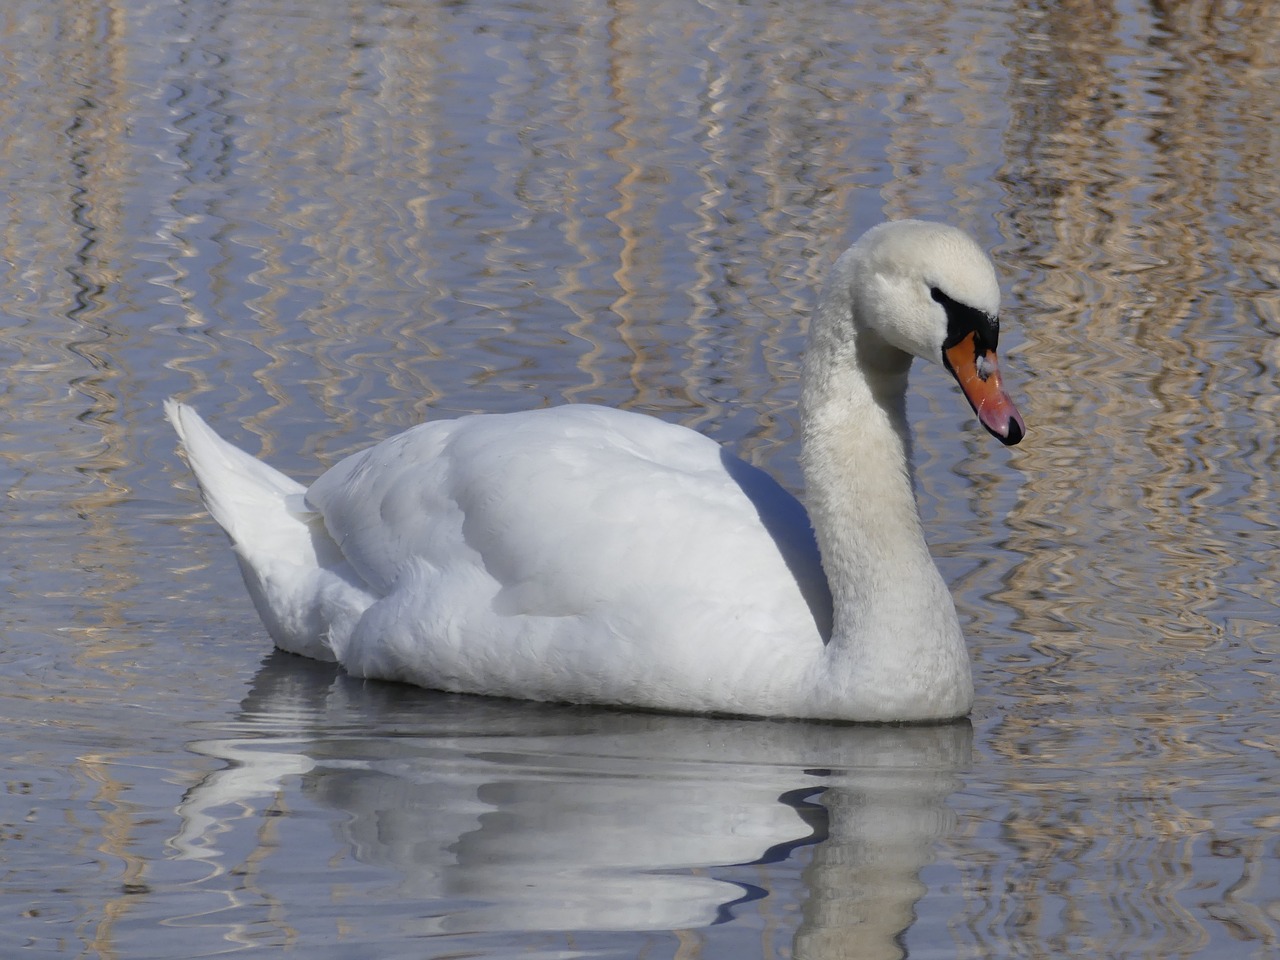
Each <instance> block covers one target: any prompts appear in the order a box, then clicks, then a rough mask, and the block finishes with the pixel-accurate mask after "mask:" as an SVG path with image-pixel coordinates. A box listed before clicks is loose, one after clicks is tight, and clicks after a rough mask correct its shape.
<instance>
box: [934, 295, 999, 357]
mask: <svg viewBox="0 0 1280 960" xmlns="http://www.w3.org/2000/svg"><path fill="white" fill-rule="evenodd" d="M929 296H931V297H933V299H934V300H936V301H937V302H938V303H940V304H942V309H943V310H945V311H946V314H947V339H946V340H945V341H943V344H942V345H943V348H944V349H946V348H949V347H953V346H955V345H956V344H957V343H959V342H960V341H961V340H963V339H964V338H965V337H967V336H968V335H969V334H971V333H976V334H977V335H978V341H979V343H981V344H982V346H983V347H984V348H985V349H986V350H994V349H995V348H996V346H997V345H998V343H999V340H1000V318H999V317H995V316H992V315H991V314H989V313H986V312H985V311H982V310H979V309H977V308H976V307H971V306H969V305H968V304H964V303H961V302H960V301H959V300H956V299H954V298H952V297H949V296H947V295H946V294H945V293H943V292H942V290H940V289H939V288H938V287H930V288H929Z"/></svg>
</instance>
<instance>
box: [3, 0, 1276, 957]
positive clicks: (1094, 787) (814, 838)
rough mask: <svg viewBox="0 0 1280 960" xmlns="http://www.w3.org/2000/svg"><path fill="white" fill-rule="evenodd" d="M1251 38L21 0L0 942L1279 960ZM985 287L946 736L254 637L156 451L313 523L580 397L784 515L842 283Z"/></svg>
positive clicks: (822, 17)
mask: <svg viewBox="0 0 1280 960" xmlns="http://www.w3.org/2000/svg"><path fill="white" fill-rule="evenodd" d="M1278 10H1280V8H1277V7H1276V6H1275V5H1272V4H1269V3H1259V2H1234V3H1231V2H1226V3H1217V2H1214V3H1210V2H1189V3H1183V4H1157V3H1150V4H1147V3H1140V2H1137V0H1110V2H1108V0H1098V2H1081V3H1061V4H1055V3H1036V2H1030V0H985V2H975V3H964V2H957V3H937V2H934V0H928V2H926V0H879V2H868V3H858V4H850V3H844V2H839V0H789V2H786V3H782V2H780V0H733V2H728V0H702V2H691V0H652V2H650V0H646V2H643V3H640V2H629V0H609V2H606V0H581V2H575V3H570V2H567V0H526V2H518V0H496V2H488V3H468V2H465V0H458V2H448V3H446V2H440V0H383V2H375V0H343V2H336V0H245V2H236V3H232V2H217V0H210V2H204V0H187V2H182V0H114V2H113V0H77V2H71V0H14V2H11V3H9V4H7V5H6V6H5V9H4V10H3V11H2V12H0V82H2V83H3V86H4V96H3V97H0V130H2V131H3V135H2V136H0V151H2V156H0V160H2V162H0V202H2V203H3V214H4V216H3V222H2V224H0V269H2V270H3V285H2V286H0V293H2V295H3V302H2V308H0V345H2V347H3V354H4V357H5V365H4V366H5V373H4V375H3V377H2V378H0V483H2V485H3V490H4V491H5V497H4V498H3V500H2V501H0V511H2V513H0V524H2V529H3V531H4V538H5V549H4V552H3V560H2V561H0V586H2V587H3V590H4V596H5V603H4V604H3V607H2V609H0V626H2V628H3V644H2V647H0V709H2V710H3V717H4V721H5V722H4V727H3V732H0V738H2V740H3V744H4V748H5V749H4V751H3V754H2V756H3V759H0V764H3V791H2V792H0V797H2V798H3V805H2V806H0V937H2V938H3V941H4V942H5V943H7V944H9V945H10V949H16V948H19V947H20V948H21V949H22V955H23V956H31V957H39V956H59V957H63V956H66V957H86V958H88V957H93V958H103V960H114V958H121V960H124V958H191V957H209V956H231V955H244V956H249V957H269V956H277V955H280V956H283V955H286V954H292V955H298V956H305V957H309V958H313V957H314V958H326V960H327V958H368V957H379V958H401V957H403V958H454V957H486V958H490V957H491V958H508V957H509V958H517V957H518V958H537V960H547V958H578V957H605V958H637V960H640V958H643V960H652V958H671V960H694V958H697V960H742V958H748V960H749V958H775V957H777V958H785V957H794V958H801V960H845V958H859V960H862V958H872V960H876V958H898V957H904V956H910V957H913V958H987V957H1062V956H1080V957H1107V958H1152V960H1154V958H1160V960H1165V958H1171V957H1173V958H1197V960H1207V958H1231V960H1237V958H1266V957H1274V956H1276V955H1277V951H1280V682H1278V673H1280V671H1278V670H1277V663H1276V658H1277V655H1278V654H1280V603H1278V601H1280V594H1278V590H1277V584H1280V550H1277V546H1280V534H1278V532H1277V527H1278V522H1280V503H1278V493H1280V489H1278V488H1280V445H1278V442H1277V437H1278V436H1280V431H1278V430H1277V417H1278V415H1280V228H1278V227H1277V224H1280V175H1278V174H1277V170H1278V169H1280V127H1278V126H1277V124H1276V120H1275V118H1276V117H1277V115H1280V53H1278V52H1277V51H1280V12H1278ZM902 216H924V217H931V218H937V219H945V220H948V221H951V222H953V223H956V224H957V225H960V226H962V227H964V228H966V229H968V230H969V231H971V232H972V233H973V234H974V235H975V236H976V237H977V238H978V239H979V240H980V242H981V243H982V244H983V245H984V246H986V247H988V248H989V249H991V250H992V252H993V256H994V258H995V259H996V261H997V264H998V267H999V270H1000V272H1001V276H1002V280H1003V283H1004V286H1005V290H1006V304H1005V311H1004V320H1005V330H1006V331H1007V332H1006V334H1005V341H1006V342H1005V351H1004V352H1005V356H1004V360H1003V364H1002V365H1003V367H1004V370H1005V375H1006V380H1007V382H1008V384H1009V386H1010V387H1011V389H1012V390H1013V392H1014V394H1015V396H1016V397H1017V398H1018V401H1019V404H1020V406H1021V408H1022V411H1023V413H1024V415H1025V417H1026V420H1027V423H1028V425H1029V428H1030V434H1029V436H1028V438H1027V440H1026V441H1025V442H1024V443H1023V444H1022V445H1021V446H1019V447H1017V448H1012V449H1009V450H1006V449H1004V448H1002V447H1000V446H999V444H997V443H995V442H994V441H993V440H992V439H991V438H989V437H987V436H985V435H982V434H981V432H980V431H979V430H978V429H977V428H976V425H975V423H974V421H973V418H972V416H971V415H970V413H969V412H968V410H967V408H966V406H965V404H964V402H963V400H962V398H960V396H959V394H958V392H957V390H956V389H955V387H954V385H953V384H952V383H950V382H949V380H948V378H947V377H945V376H944V375H943V374H942V373H941V372H940V371H938V370H933V369H920V370H918V371H917V372H916V373H915V375H914V377H913V382H914V387H915V391H914V393H913V396H912V400H911V411H912V414H913V416H914V418H915V422H916V426H917V444H916V460H917V464H918V470H919V479H918V489H919V496H920V500H921V508H922V512H923V515H924V518H925V522H926V526H927V532H928V536H929V539H930V542H931V545H932V546H933V549H934V551H935V554H936V556H937V557H938V560H939V563H940V565H941V566H942V569H943V571H944V574H945V575H946V577H947V579H948V581H949V583H950V584H951V585H952V588H953V591H954V593H955V596H956V600H957V604H958V607H959V610H960V614H961V618H962V620H963V622H964V624H965V627H966V632H967V635H968V637H969V642H970V647H971V651H972V657H973V661H974V673H975V680H976V685H977V695H978V700H977V705H976V707H975V709H974V713H973V716H972V719H971V721H970V722H966V723H962V724H956V725H950V726H942V727H933V728H921V729H910V728H904V729H894V728H870V729H859V728H856V727H840V726H824V725H814V724H802V723H774V722H751V721H732V720H713V719H701V718H691V717H663V716H656V715H647V714H631V713H627V712H623V711H599V710H588V709H577V708H566V707H558V706H547V705H536V704H527V703H516V702H505V701H497V700H485V699H481V698H468V697H458V696H447V695H442V694H438V693H432V692H429V691H422V690H416V689H413V688H408V687H401V686H396V685H388V684H379V683H364V682H358V681H353V680H351V679H350V678H347V677H345V676H343V675H342V674H340V673H339V672H338V671H336V670H334V669H333V668H331V667H328V666H325V665H320V664H315V663H310V662H308V661H305V660H301V659H299V658H296V657H292V656H288V655H284V654H278V653H272V652H271V651H270V648H269V643H268V641H267V639H266V636H265V634H264V631H263V629H262V628H261V626H260V624H259V623H258V621H257V618H256V617H255V615H254V612H253V610H252V608H251V606H250V604H249V602H248V600H247V598H246V595H245V593H244V590H243V587H242V585H241V583H240V580H239V576H238V573H237V570H236V568H235V565H234V563H233V561H232V558H231V555H230V553H229V551H228V550H227V548H226V544H225V542H224V540H223V537H222V535H221V533H220V532H219V531H218V530H217V529H216V528H215V527H214V526H213V525H212V523H211V522H209V521H208V520H207V518H206V517H205V515H204V513H203V511H202V509H201V507H200V505H199V502H198V499H197V497H196V495H195V493H194V490H193V486H192V482H191V479H190V477H189V475H188V472H187V470H186V468H185V466H184V465H183V463H182V462H181V461H180V460H179V459H178V457H177V456H176V454H175V452H174V447H175V443H174V438H173V436H172V434H171V432H170V430H169V429H168V427H167V425H166V424H165V423H164V422H163V420H162V418H161V415H160V402H161V400H162V399H163V398H164V397H166V396H169V395H176V396H178V397H180V398H182V399H184V400H187V401H190V402H192V403H194V404H196V405H197V406H198V408H199V409H200V410H201V411H202V412H203V413H204V414H205V415H206V416H207V417H208V418H209V419H210V421H211V422H213V423H214V424H215V425H216V426H217V427H219V428H220V429H221V430H223V432H225V433H226V434H227V435H228V436H229V437H231V438H232V439H234V440H236V441H237V442H239V443H241V444H243V445H244V446H246V447H247V448H249V449H250V450H252V451H254V452H259V451H261V452H262V453H264V454H265V455H266V456H267V457H268V458H269V459H270V460H271V461H272V462H273V463H275V464H276V465H277V466H279V467H281V468H282V469H284V470H286V471H288V472H290V473H292V474H293V475H295V476H297V477H299V478H300V479H309V478H312V477H314V476H315V475H317V474H318V472H319V471H320V470H321V469H322V467H323V466H324V465H327V464H330V463H333V462H334V461H335V460H336V459H338V458H339V457H341V456H342V455H344V454H346V453H348V452H350V451H352V450H355V449H357V448H358V447H360V446H362V445H364V444H365V443H367V442H368V441H369V440H371V439H375V438H379V437H384V436H387V435H389V434H392V433H394V432H396V431H398V430H400V429H403V428H404V427H406V426H408V425H410V424H412V423H414V422H416V421H418V420H420V419H422V418H425V417H428V416H432V417H438V416H452V415H456V414H459V413H464V412H471V411H505V410H514V409H522V408H526V407H531V406H540V405H545V404H550V403H562V402H599V403H607V404H611V405H616V406H621V407H626V408H628V409H633V410H640V411H644V412H646V413H650V414H653V415H655V416H658V417H662V418H665V419H669V420H674V421H678V422H681V423H685V424H688V425H690V426H693V427H696V428H698V429H700V430H702V431H705V432H707V433H709V434H710V435H712V436H714V437H716V438H717V439H719V440H722V441H723V442H724V443H726V444H728V445H729V446H731V447H732V448H733V449H735V450H737V451H740V452H742V453H743V454H744V455H745V456H747V457H748V458H749V459H751V460H752V461H753V462H755V463H757V464H759V465H761V466H763V467H765V468H767V469H769V470H770V471H771V472H773V473H774V474H775V475H776V476H778V477H779V478H780V479H781V480H782V481H783V482H784V483H785V484H787V485H789V486H791V487H792V488H793V489H797V490H798V489H799V485H800V483H799V481H800V478H799V473H798V470H797V467H796V454H797V430H796V398H797V376H798V371H799V363H800V356H801V350H802V346H803V332H804V329H805V322H806V311H807V310H808V307H809V305H810V304H811V303H812V300H813V297H814V293H815V286H816V283H817V282H818V279H819V278H820V277H821V275H822V271H823V269H824V268H825V266H826V264H827V263H828V262H829V261H830V259H831V258H832V257H833V256H834V255H835V254H836V253H837V252H838V251H839V250H840V249H842V248H843V246H844V245H845V244H847V243H848V242H849V241H850V240H851V239H852V238H853V237H854V236H856V235H857V234H858V233H860V232H861V231H862V230H863V229H865V228H866V227H868V226H870V225H871V224H872V223H874V222H876V221H878V220H880V219H883V218H886V217H902Z"/></svg>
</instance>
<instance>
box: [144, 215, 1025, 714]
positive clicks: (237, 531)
mask: <svg viewBox="0 0 1280 960" xmlns="http://www.w3.org/2000/svg"><path fill="white" fill-rule="evenodd" d="M939 295H941V296H939ZM998 297H999V293H998V289H997V287H996V283H995V276H994V271H993V270H992V268H991V266H990V263H989V261H988V260H987V258H986V256H985V255H984V254H983V253H982V252H981V250H980V249H979V248H978V247H977V246H976V244H974V243H973V241H972V240H970V239H969V238H968V237H967V236H966V235H965V234H963V233H961V232H960V231H958V230H955V229H953V228H950V227H944V226H942V225H938V224H926V223H920V222H916V221H901V222H898V223H893V224H885V225H881V226H880V227H878V228H875V229H873V230H872V231H869V232H868V233H867V234H866V235H865V236H864V237H863V239H862V240H860V241H859V242H858V243H857V244H855V245H854V246H853V247H852V248H850V250H849V251H848V252H846V253H845V255H844V256H842V257H841V258H840V260H839V261H837V263H836V265H835V266H834V267H833V268H832V277H831V280H830V281H829V283H828V285H827V288H826V290H825V291H824V293H823V295H822V298H821V300H820V302H819V306H818V309H817V311H816V312H815V314H814V317H813V319H812V322H811V332H810V348H809V355H808V358H807V361H806V372H805V384H804V391H803V404H802V423H803V426H804V449H805V453H804V467H805V473H806V481H807V485H808V494H807V497H808V500H809V505H810V515H811V516H812V520H813V528H814V529H815V530H816V532H817V539H816V541H815V537H814V533H813V531H812V530H811V528H810V522H809V515H806V512H805V509H804V508H803V507H802V506H801V505H800V503H799V502H797V501H796V500H795V499H794V498H793V497H792V496H791V495H790V494H788V493H786V492H785V491H784V490H783V489H782V488H781V487H780V486H779V485H778V484H777V483H775V482H774V481H773V480H772V479H771V478H770V477H768V476H767V475H766V474H764V473H763V472H761V471H759V470H757V469H756V468H754V467H751V466H749V465H748V464H746V463H744V462H743V461H741V460H739V459H737V458H736V457H734V456H733V455H732V454H729V453H728V452H727V451H725V450H724V449H723V448H722V447H721V446H720V445H719V444H717V443H715V442H714V441H712V440H710V439H708V438H706V437H704V436H702V435H700V434H698V433H695V432H694V431H691V430H688V429H686V428H684V427H679V426H674V425H671V424H667V423H664V422H661V421H659V420H656V419H653V418H650V417H645V416H642V415H638V414H634V413H626V412H622V411H618V410H612V409H607V408H603V407H595V406H587V405H579V406H565V407H556V408H551V409H545V410H534V411H528V412H523V413H514V414H503V415H483V416H473V417H463V418H461V419H457V420H447V421H438V422H429V423H425V424H421V425H419V426H417V427H414V428H412V429H410V430H407V431H405V432H404V433H402V434H399V435H398V436H394V437H391V438H390V439H388V440H385V441H383V442H382V443H379V444H377V445H376V446H373V447H371V448H369V449H367V450H365V451H362V452H360V453H357V454H355V455H353V456H351V457H348V458H347V459H345V460H343V461H342V462H340V463H338V464H337V465H336V466H334V467H333V468H332V469H330V470H329V471H328V472H326V473H325V474H323V475H322V476H321V477H320V478H319V479H318V480H316V482H315V483H314V484H312V485H311V487H310V488H309V489H306V488H303V487H302V486H301V485H300V484H297V483H295V482H294V481H293V480H290V479H289V478H287V477H285V476H284V475H283V474H280V473H278V472H277V471H275V470H274V469H272V468H271V467H269V466H267V465H265V464H263V463H262V462H261V461H258V460H256V459H255V458H253V457H251V456H249V455H248V454H245V453H244V452H242V451H240V450H238V449H237V448H235V447H233V446H232V445H230V444H228V443H227V442H226V441H224V440H222V439H221V438H220V437H219V436H218V435H217V434H215V433H214V432H213V431H212V430H211V429H210V428H209V427H208V425H207V424H205V423H204V421H203V420H201V419H200V417H199V416H198V415H197V414H196V413H195V411H194V410H192V409H191V408H189V407H186V406H184V405H182V404H179V403H176V402H173V401H170V402H169V403H168V404H167V405H166V410H167V413H168V416H169V418H170V420H171V421H172V422H173V424H174V426H175V428H176V429H177V431H178V434H179V436H180V438H181V441H182V444H183V447H184V449H185V450H186V453H187V456H188V459H189V461H190V463H191V465H192V468H193V470H194V472H195V474H196V477H197V479H198V480H199V482H200V487H201V490H202V492H203V494H204V498H205V502H206V504H207V505H208V508H209V511H210V513H211V514H212V515H213V517H214V519H215V520H217V522H218V523H219V524H220V525H221V526H222V527H223V529H224V530H225V531H226V532H227V535H228V536H229V537H230V539H231V542H232V544H233V546H234V549H235V552H236V555H237V557H238V558H239V561H240V566H241V570H242V571H243V573H244V577H245V582H246V584H247V586H248V588H249V592H250V595H251V596H252V597H253V600H254V603H255V606H256V607H257V609H258V612H259V614H260V615H261V617H262V619H263V622H264V623H265V624H266V626H267V629H268V631H269V632H270V633H271V635H272V637H273V639H274V640H275V642H276V644H277V645H278V646H280V647H282V648H283V649H286V650H291V651H294V652H296V653H300V654H304V655H306V656H311V657H317V658H324V659H336V660H337V661H338V662H339V663H341V664H342V665H343V667H344V668H345V669H347V670H348V671H350V672H351V673H353V674H355V675H358V676H365V677H376V678H383V679H393V680H403V681H408V682H411V683H416V684H420V685H422V686H427V687H433V688H438V689H445V690H453V691H460V692H469V693H479V694H492V695H499V696H508V697H519V698H524V699H535V700H564V701H573V702H581V703H605V704H622V705H632V706H639V707H647V708H655V709H663V710H676V711H691V712H724V713H735V714H751V715H764V716H792V717H823V718H832V719H847V720H874V721H900V720H934V719H945V718H949V717H956V716H961V715H963V714H964V713H966V712H967V711H968V710H969V708H970V705H971V702H972V682H971V680H970V670H969V664H968V658H967V654H966V652H965V648H964V642H963V638H962V637H961V634H960V628H959V624H958V621H957V618H956V614H955V609H954V606H953V604H952V601H951V598H950V595H949V593H948V591H947V589H946V587H945V585H943V583H942V581H941V577H940V576H939V575H938V572H937V569H936V567H935V566H934V564H933V561H932V559H931V558H930V557H929V554H928V550H927V547H926V546H925V544H924V540H923V536H922V533H921V531H920V524H919V518H918V514H917V511H916V506H915V501H914V498H913V494H912V490H911V481H910V469H909V464H908V442H907V432H906V424H905V422H904V420H903V411H904V393H905V389H906V372H907V368H908V366H909V364H910V360H911V357H912V356H913V355H914V356H922V357H925V358H926V359H930V360H936V361H939V362H943V363H945V364H946V365H947V366H948V368H949V369H951V370H952V372H953V373H955V375H956V377H957V379H958V380H960V382H961V384H962V385H963V386H965V387H966V394H967V395H968V396H969V399H970V402H971V403H972V404H973V405H974V408H975V410H976V411H977V412H978V415H979V418H980V419H981V420H982V422H983V423H984V425H985V426H986V427H987V428H988V429H989V430H991V432H993V433H994V434H996V435H997V436H999V437H1000V438H1001V439H1002V440H1004V441H1005V442H1008V443H1015V442H1017V440H1018V439H1020V438H1021V436H1022V433H1023V427H1022V423H1021V420H1020V419H1019V418H1018V415H1017V411H1016V410H1015V409H1014V407H1013V405H1012V403H1011V401H1009V399H1008V397H1007V395H1006V394H1005V393H1004V391H1003V389H1002V388H1001V387H1000V383H999V374H998V372H996V370H995V366H994V361H995V355H994V348H995V343H994V329H995V327H994V317H995V315H996V309H997V307H998ZM983 318H985V320H986V321H987V323H986V325H985V326H984V323H983ZM975 325H976V326H978V327H983V329H981V330H976V331H975V330H970V329H969V328H970V327H973V326H975ZM966 376H967V377H968V379H969V380H970V381H972V383H971V384H966ZM818 543H821V545H822V556H821V559H820V558H819V551H818ZM824 566H825V569H826V573H825V575H824Z"/></svg>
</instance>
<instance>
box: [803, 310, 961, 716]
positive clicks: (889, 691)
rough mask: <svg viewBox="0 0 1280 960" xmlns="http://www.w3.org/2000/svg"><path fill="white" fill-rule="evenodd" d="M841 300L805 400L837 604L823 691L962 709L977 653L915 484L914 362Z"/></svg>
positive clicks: (809, 461) (883, 704)
mask: <svg viewBox="0 0 1280 960" xmlns="http://www.w3.org/2000/svg"><path fill="white" fill-rule="evenodd" d="M831 300H832V297H831V295H830V293H828V294H826V295H824V297H823V301H822V303H820V305H819V308H818V311H817V314H816V315H815V317H814V328H813V329H812V330H811V333H810V346H809V352H808V355H807V358H806V367H805V378H804V389H803V394H802V400H801V402H802V422H803V423H804V454H803V461H804V473H805V481H806V500H807V506H808V509H809V515H810V518H811V520H812V522H813V526H814V531H815V533H816V535H817V539H818V545H819V547H820V549H821V552H822V564H823V568H824V570H825V571H826V575H827V580H828V582H829V584H830V587H831V595H832V600H833V604H834V606H833V613H834V621H833V630H832V639H831V644H830V646H829V647H828V655H827V658H826V660H827V662H826V663H825V664H824V667H823V669H824V675H823V676H822V677H819V678H818V681H817V684H818V689H819V692H821V688H822V687H829V688H830V689H829V694H830V695H832V696H836V697H839V698H840V699H842V700H844V701H845V702H850V701H853V702H860V701H866V702H870V703H872V704H878V705H879V707H878V709H885V710H886V712H887V710H888V709H889V708H890V702H889V701H890V700H892V701H893V702H894V703H895V704H901V703H904V702H906V703H911V704H913V705H914V707H915V711H918V710H919V709H920V706H921V705H922V704H927V705H928V706H929V707H932V708H934V709H936V710H937V711H938V715H939V716H952V715H955V714H956V713H963V712H964V711H965V710H967V709H968V707H969V700H970V699H971V697H972V680H971V678H970V668H969V663H968V657H967V654H966V652H965V649H964V641H963V638H962V637H961V634H960V627H959V623H958V621H957V619H956V614H955V607H954V604H953V603H952V600H951V595H950V592H949V591H948V590H947V588H946V585H945V584H944V583H943V581H942V577H941V575H940V574H939V573H938V569H937V567H936V565H935V564H934V562H933V558H932V557H931V555H930V554H929V548H928V545H927V544H926V543H925V539H924V533H923V531H922V529H921V525H920V515H919V511H918V509H917V507H916V501H915V495H914V491H913V489H912V475H911V466H910V434H909V431H908V428H907V423H906V388H907V373H908V370H909V368H910V365H911V357H910V356H909V355H908V354H906V353H903V352H902V351H900V350H897V349H896V348H894V347H891V346H889V345H888V344H887V343H885V342H884V341H883V340H882V339H881V338H880V337H878V336H877V335H876V334H874V333H872V332H869V331H866V330H862V331H856V330H855V324H854V323H852V322H851V319H852V318H851V310H850V308H849V306H848V304H847V303H845V304H842V303H832V302H831ZM917 715H919V714H918V713H917ZM868 719H874V717H868Z"/></svg>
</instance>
